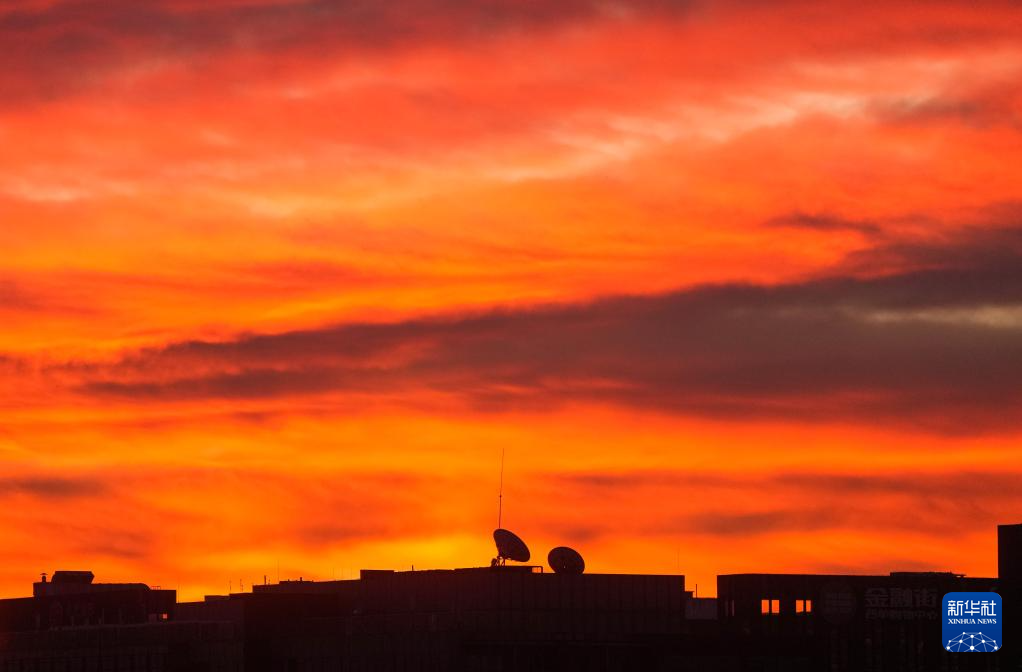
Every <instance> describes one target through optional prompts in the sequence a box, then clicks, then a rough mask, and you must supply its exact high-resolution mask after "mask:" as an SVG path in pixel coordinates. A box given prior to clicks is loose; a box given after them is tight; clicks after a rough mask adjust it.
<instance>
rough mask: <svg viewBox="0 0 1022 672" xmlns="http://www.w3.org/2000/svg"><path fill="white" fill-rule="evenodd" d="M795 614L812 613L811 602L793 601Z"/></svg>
mask: <svg viewBox="0 0 1022 672" xmlns="http://www.w3.org/2000/svg"><path fill="white" fill-rule="evenodd" d="M795 613H796V614H811V613H813V601H812V600H795Z"/></svg>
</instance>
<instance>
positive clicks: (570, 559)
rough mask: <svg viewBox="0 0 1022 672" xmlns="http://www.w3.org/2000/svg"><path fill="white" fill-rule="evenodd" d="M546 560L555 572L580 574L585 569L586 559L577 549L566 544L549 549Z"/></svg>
mask: <svg viewBox="0 0 1022 672" xmlns="http://www.w3.org/2000/svg"><path fill="white" fill-rule="evenodd" d="M546 561H547V562H548V563H549V564H550V568H551V569H553V570H554V573H555V574H581V573H582V572H584V571H586V561H585V560H583V559H582V556H581V555H579V552H578V551H576V550H575V549H574V548H568V547H567V546H558V547H557V548H555V549H553V550H552V551H550V554H549V555H547V556H546Z"/></svg>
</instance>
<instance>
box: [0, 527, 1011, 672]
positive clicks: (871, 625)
mask: <svg viewBox="0 0 1022 672" xmlns="http://www.w3.org/2000/svg"><path fill="white" fill-rule="evenodd" d="M1020 539H1022V525H1004V526H1000V527H999V528H998V542H999V552H998V560H999V567H1000V571H1001V572H1002V573H1003V575H1002V576H1000V577H998V578H973V577H964V576H962V575H958V574H952V573H941V572H893V573H891V574H887V575H880V576H853V575H809V574H798V575H794V574H736V575H722V576H719V577H718V584H717V591H718V597H717V598H696V597H695V596H694V595H693V594H692V593H691V592H689V591H687V590H686V589H685V578H684V576H680V575H625V574H563V573H561V574H557V573H551V572H546V571H543V568H541V567H532V566H525V565H506V566H495V567H483V568H471V569H453V570H428V571H407V572H405V571H402V572H397V571H390V570H363V571H362V573H361V575H360V577H359V578H358V579H355V580H347V581H318V582H317V581H302V580H299V581H283V582H281V583H278V584H273V585H264V586H255V587H254V588H253V590H252V592H248V593H238V594H231V595H226V596H208V597H207V598H206V599H204V600H203V601H201V602H185V603H178V604H175V593H174V591H164V590H155V589H150V588H149V587H147V586H145V585H143V584H135V583H132V584H97V583H94V582H93V578H92V575H91V573H88V572H57V573H55V574H54V576H53V580H52V581H45V580H44V581H40V582H37V583H36V584H35V586H34V590H33V597H30V598H20V599H11V600H0V672H12V671H15V670H16V671H17V672H43V671H45V672H54V671H67V672H71V671H76V672H77V671H81V672H87V671H93V670H95V671H96V672H100V671H105V670H116V671H118V672H125V671H135V670H139V671H153V670H158V671H167V672H178V671H181V672H185V671H187V672H214V671H221V670H223V671H231V672H243V671H271V670H272V671H274V672H277V671H280V672H297V671H309V672H311V671H320V670H323V671H326V670H345V671H357V670H373V671H377V670H379V671H388V670H393V671H397V670H437V671H447V670H472V671H475V670H479V671H483V670H486V671H489V670H509V671H510V670H514V671H515V672H521V671H527V670H554V671H556V672H568V671H571V670H601V671H607V670H653V671H656V670H680V671H686V670H688V671H698V670H705V671H714V672H732V671H734V672H753V671H756V672H766V671H768V670H777V671H780V670H785V671H789V670H791V671H803V670H804V671H817V670H819V671H827V672H860V671H871V672H874V671H875V672H881V671H898V672H901V671H908V672H913V671H914V672H920V671H925V670H935V671H948V672H951V671H956V670H958V671H969V670H986V671H998V672H1000V671H1007V670H1022V655H1020V654H1022V632H1020V628H1019V624H1020V623H1022V617H1019V616H1018V615H1017V613H1022V610H1019V605H1022V594H1020V590H1019V587H1020V586H1019V581H1018V574H1017V571H1018V567H1019V562H1020V561H1022V553H1020V551H1022V549H1020V547H1019V542H1020ZM955 591H995V592H998V593H999V594H1000V595H1001V597H1002V598H1003V603H1004V609H1005V623H1004V635H1003V637H1004V644H1003V646H1004V648H1003V649H1002V650H1001V651H998V652H996V653H991V654H984V655H979V656H970V655H965V654H960V653H949V652H946V651H944V649H943V648H942V647H941V645H940V642H941V635H940V624H941V613H940V609H941V599H942V597H943V595H944V594H945V593H947V592H955ZM1016 610H1019V612H1016Z"/></svg>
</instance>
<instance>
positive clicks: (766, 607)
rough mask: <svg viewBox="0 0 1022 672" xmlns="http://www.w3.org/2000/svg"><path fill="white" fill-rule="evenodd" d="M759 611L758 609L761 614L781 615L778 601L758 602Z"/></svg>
mask: <svg viewBox="0 0 1022 672" xmlns="http://www.w3.org/2000/svg"><path fill="white" fill-rule="evenodd" d="M759 609H760V613H763V614H779V613H781V601H780V600H760V603H759Z"/></svg>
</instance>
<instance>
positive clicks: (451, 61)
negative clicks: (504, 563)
mask: <svg viewBox="0 0 1022 672" xmlns="http://www.w3.org/2000/svg"><path fill="white" fill-rule="evenodd" d="M0 250H2V252H3V256H2V260H0V325H2V328H0V553H2V555H3V563H2V564H0V595H5V596H7V595H23V594H26V593H28V591H29V590H30V587H29V583H30V582H31V581H32V580H34V579H35V578H36V576H37V575H38V573H39V572H43V571H53V570H54V569H58V568H66V569H92V570H94V571H95V572H96V574H97V577H98V578H99V579H100V580H107V581H113V580H141V581H146V582H149V583H151V584H154V585H162V586H163V587H165V588H178V589H179V590H180V593H181V596H182V597H183V598H186V599H189V598H196V597H199V596H201V595H203V594H204V593H209V592H224V591H225V590H227V588H228V582H231V585H232V586H233V587H234V588H235V589H237V587H238V585H239V582H242V583H244V584H245V585H246V586H248V585H250V584H251V583H252V582H255V581H262V577H263V576H264V575H266V576H268V577H269V578H270V580H274V579H275V578H276V576H277V574H278V571H279V573H280V576H281V577H297V576H304V577H305V578H319V579H323V578H332V577H338V578H340V577H345V578H347V577H349V576H352V575H354V573H355V572H356V571H357V570H358V569H359V568H360V567H393V568H407V567H410V566H411V565H413V564H414V565H415V566H416V567H417V568H429V567H451V566H466V565H479V564H487V563H488V562H489V559H490V558H491V557H492V554H493V550H492V542H491V540H490V532H491V530H492V528H493V527H494V525H495V523H496V513H497V511H496V504H497V501H496V492H497V483H498V475H499V467H500V455H501V451H502V450H506V454H507V463H506V473H505V498H504V504H505V506H504V522H505V524H506V525H507V526H508V527H511V528H512V529H514V530H516V531H518V532H519V533H521V534H522V536H524V537H525V538H526V540H528V541H529V542H530V543H531V545H532V548H533V552H534V557H536V558H537V560H539V561H541V562H542V561H544V560H545V557H546V552H547V550H548V549H549V548H551V547H552V546H555V545H560V544H568V545H572V546H575V547H577V548H578V549H580V550H581V551H582V553H583V554H584V555H585V557H586V560H587V563H588V566H589V567H590V569H592V570H594V571H634V572H678V571H680V572H683V573H685V574H686V575H688V582H689V585H690V586H692V585H693V584H696V583H698V584H699V585H700V592H701V593H703V594H707V593H712V592H713V591H714V589H715V586H714V577H715V575H716V574H718V573H732V572H743V571H763V572H787V571H819V572H887V571H890V570H925V569H942V570H944V569H947V570H954V571H960V572H967V573H970V574H974V575H975V574H979V575H991V574H993V573H995V572H996V562H995V545H994V525H995V524H996V523H998V522H1002V523H1003V522H1017V521H1018V520H1020V519H1022V461H1020V455H1019V453H1020V446H1022V443H1020V441H1022V412H1020V411H1022V5H1019V3H1017V2H1003V3H1000V2H964V1H963V2H941V1H934V2H928V3H918V2H912V3H907V2H906V3H898V2H885V3H865V4H863V3H855V2H848V3H839V2H829V3H819V2H798V1H792V2H769V3H768V2H706V1H702V0H690V1H685V0H677V1H672V0H637V1H633V2H614V1H612V0H607V1H603V0H601V1H597V0H560V1H558V2H544V1H541V0H481V1H479V2H464V1H462V0H395V1H394V2H376V1H373V0H355V1H351V2H340V1H337V2H334V1H329V0H221V1H218V2H206V1H203V0H147V1H146V2H139V1H138V0H110V1H108V2H103V3H95V2H86V1H84V0H5V2H3V3H2V4H0ZM278 568H279V570H278Z"/></svg>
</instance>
